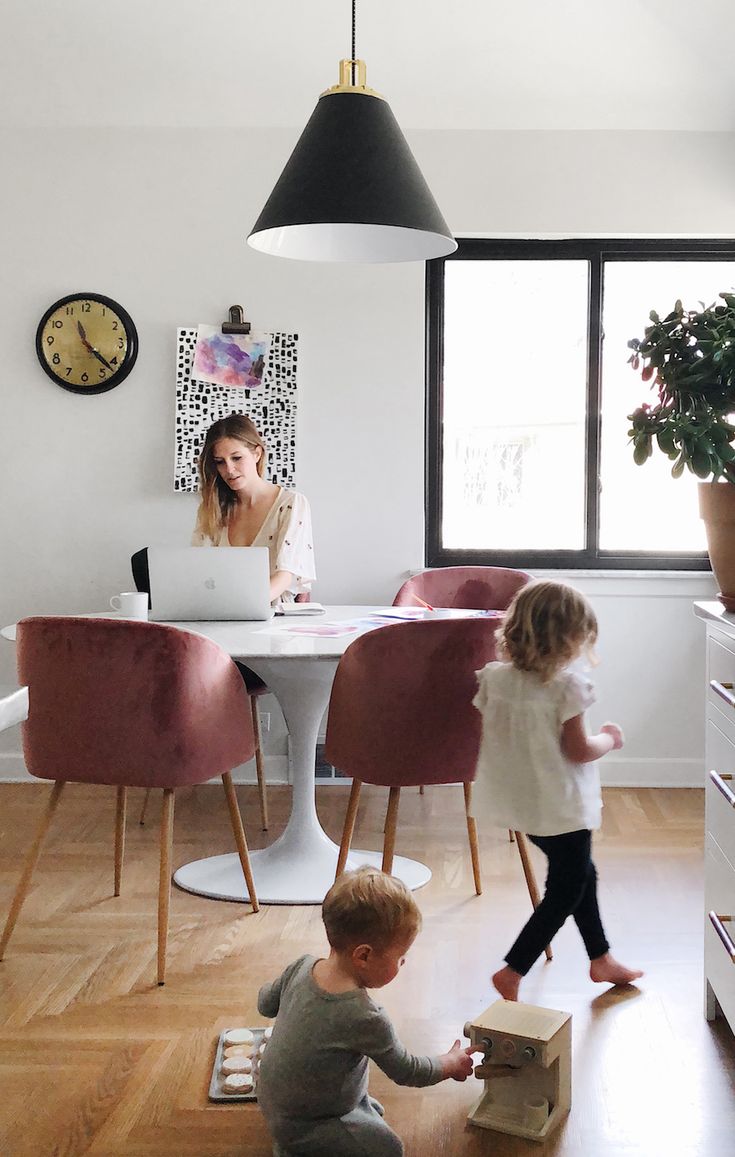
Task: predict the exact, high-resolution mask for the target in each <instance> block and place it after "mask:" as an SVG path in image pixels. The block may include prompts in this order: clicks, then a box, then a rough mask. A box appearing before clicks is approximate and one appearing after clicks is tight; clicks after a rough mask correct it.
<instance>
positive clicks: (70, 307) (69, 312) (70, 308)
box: [66, 305, 74, 314]
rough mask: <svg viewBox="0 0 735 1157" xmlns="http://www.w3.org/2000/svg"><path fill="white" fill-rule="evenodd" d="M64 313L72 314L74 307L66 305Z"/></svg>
mask: <svg viewBox="0 0 735 1157" xmlns="http://www.w3.org/2000/svg"><path fill="white" fill-rule="evenodd" d="M66 312H67V313H68V314H72V313H74V306H73V305H67V307H66Z"/></svg>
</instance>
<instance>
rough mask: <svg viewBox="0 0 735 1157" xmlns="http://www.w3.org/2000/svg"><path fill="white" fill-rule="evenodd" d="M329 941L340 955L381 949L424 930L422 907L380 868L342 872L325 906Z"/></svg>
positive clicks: (399, 882) (324, 918) (400, 882)
mask: <svg viewBox="0 0 735 1157" xmlns="http://www.w3.org/2000/svg"><path fill="white" fill-rule="evenodd" d="M322 920H323V921H324V927H325V929H326V932H327V940H328V941H329V943H330V945H331V947H332V948H334V949H336V950H337V951H338V952H339V951H342V950H344V949H345V948H353V947H355V946H356V945H358V944H370V945H371V947H375V948H378V949H384V948H387V947H388V945H390V944H394V943H396V941H398V940H400V939H402V938H404V937H405V938H406V939H407V940H408V939H413V937H414V936H416V935H417V933H418V932H419V930H420V928H421V912H420V910H419V906H418V904H417V903H416V901H415V900H414V898H413V896H412V895H411V893H410V891H409V890H408V888H407V887H406V885H405V884H404V883H403V881H402V880H398V879H396V877H395V876H388V875H386V873H385V872H381V871H379V869H377V868H368V867H366V868H358V869H357V871H356V872H343V874H342V875H341V876H339V877H338V879H337V880H335V882H334V883H333V884H332V887H331V888H330V889H329V891H328V892H327V894H326V896H325V897H324V902H323V904H322Z"/></svg>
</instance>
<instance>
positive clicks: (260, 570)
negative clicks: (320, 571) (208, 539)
mask: <svg viewBox="0 0 735 1157" xmlns="http://www.w3.org/2000/svg"><path fill="white" fill-rule="evenodd" d="M148 573H149V577H150V596H151V610H150V618H151V619H153V620H155V621H158V622H174V623H175V622H190V621H194V622H196V621H202V620H206V619H221V620H228V621H230V622H232V621H235V622H239V621H243V620H248V619H259V620H265V619H270V618H271V617H272V616H273V607H272V606H271V603H270V564H269V558H268V548H267V547H266V546H231V547H224V548H223V547H217V546H183V547H181V546H149V547H148Z"/></svg>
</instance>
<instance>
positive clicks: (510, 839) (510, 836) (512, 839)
mask: <svg viewBox="0 0 735 1157" xmlns="http://www.w3.org/2000/svg"><path fill="white" fill-rule="evenodd" d="M508 842H509V843H511V844H514V843H515V842H516V838H515V835H514V834H513V829H512V828H508Z"/></svg>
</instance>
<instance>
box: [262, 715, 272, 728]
mask: <svg viewBox="0 0 735 1157" xmlns="http://www.w3.org/2000/svg"><path fill="white" fill-rule="evenodd" d="M270 729H271V713H270V711H261V712H260V730H261V731H270Z"/></svg>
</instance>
